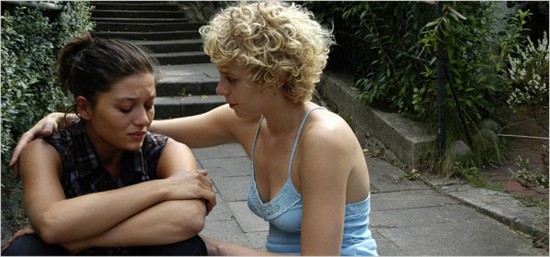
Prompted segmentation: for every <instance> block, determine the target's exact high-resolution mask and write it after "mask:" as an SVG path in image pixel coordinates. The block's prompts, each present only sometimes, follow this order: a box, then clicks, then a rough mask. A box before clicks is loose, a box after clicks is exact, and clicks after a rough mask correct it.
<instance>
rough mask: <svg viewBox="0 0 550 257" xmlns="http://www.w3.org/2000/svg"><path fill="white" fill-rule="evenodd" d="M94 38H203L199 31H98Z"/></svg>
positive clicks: (94, 33) (149, 39)
mask: <svg viewBox="0 0 550 257" xmlns="http://www.w3.org/2000/svg"><path fill="white" fill-rule="evenodd" d="M92 34H93V35H94V37H101V38H120V39H125V40H148V41H151V40H181V39H194V38H195V39H196V38H201V36H200V34H199V32H198V31H183V30H182V31H162V32H141V33H136V32H125V31H112V32H111V31H105V32H102V31H96V32H92Z"/></svg>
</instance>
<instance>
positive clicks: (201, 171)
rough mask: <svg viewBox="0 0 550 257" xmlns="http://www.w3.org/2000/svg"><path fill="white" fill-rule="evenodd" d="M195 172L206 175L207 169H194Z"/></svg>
mask: <svg viewBox="0 0 550 257" xmlns="http://www.w3.org/2000/svg"><path fill="white" fill-rule="evenodd" d="M196 171H197V173H199V174H201V175H203V176H208V171H207V170H196Z"/></svg>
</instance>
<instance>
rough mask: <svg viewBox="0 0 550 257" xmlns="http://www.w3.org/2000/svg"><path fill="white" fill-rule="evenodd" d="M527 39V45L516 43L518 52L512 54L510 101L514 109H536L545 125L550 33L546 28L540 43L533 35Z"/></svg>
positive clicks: (535, 114) (536, 113)
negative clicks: (549, 37)
mask: <svg viewBox="0 0 550 257" xmlns="http://www.w3.org/2000/svg"><path fill="white" fill-rule="evenodd" d="M527 41H528V44H527V45H526V46H525V48H521V47H519V46H516V50H517V52H516V53H514V54H509V60H510V68H509V69H508V72H509V74H510V79H511V80H512V83H511V88H510V90H509V93H508V99H507V100H506V102H507V103H508V105H509V106H510V108H511V109H512V110H513V111H518V110H520V109H527V110H530V111H532V112H533V116H534V117H535V118H536V119H537V121H539V123H540V124H543V122H541V121H540V119H541V118H544V117H541V113H544V110H548V86H549V83H548V68H549V66H548V36H547V34H546V31H545V32H544V34H543V38H542V39H540V40H538V42H537V45H535V44H534V43H533V41H531V39H530V38H527ZM546 118H547V117H546ZM542 127H545V126H542ZM545 128H546V127H545ZM546 129H548V128H546Z"/></svg>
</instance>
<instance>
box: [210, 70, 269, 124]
mask: <svg viewBox="0 0 550 257" xmlns="http://www.w3.org/2000/svg"><path fill="white" fill-rule="evenodd" d="M217 68H218V71H219V72H220V81H219V82H218V85H217V86H216V93H217V94H218V95H222V96H224V97H225V100H226V101H227V103H228V104H229V107H231V109H233V111H235V113H236V114H237V116H239V117H241V118H252V117H257V116H258V115H260V114H261V113H262V108H264V107H265V106H266V101H268V99H269V96H268V95H269V94H268V93H267V90H263V91H262V90H261V89H260V86H259V85H258V84H257V83H256V82H254V81H251V80H248V79H246V68H245V66H244V65H239V64H236V63H231V65H229V68H228V69H227V70H221V69H220V67H217Z"/></svg>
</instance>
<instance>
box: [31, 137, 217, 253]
mask: <svg viewBox="0 0 550 257" xmlns="http://www.w3.org/2000/svg"><path fill="white" fill-rule="evenodd" d="M171 142H172V143H169V144H167V148H166V149H165V150H169V149H172V148H173V147H171V146H169V145H173V143H174V141H171ZM178 145H179V144H178ZM175 150H178V149H177V147H176V149H175ZM180 150H181V149H180ZM187 150H188V149H187ZM167 152H172V150H170V151H167ZM178 153H179V154H181V152H178V151H174V155H177V154H178ZM163 155H164V154H163ZM184 156H186V155H185V154H184ZM162 159H163V157H161V160H159V167H160V166H163V167H172V169H171V170H162V172H160V173H159V175H160V174H163V175H165V176H166V178H165V179H159V180H153V181H148V182H143V183H139V184H136V185H132V186H128V187H124V188H120V189H117V190H110V191H105V192H99V193H93V194H88V195H83V196H79V197H75V198H71V199H65V196H64V193H63V189H62V186H61V184H60V182H59V174H60V171H61V160H60V157H59V155H58V154H57V152H56V151H55V149H53V147H51V146H50V145H48V144H47V143H46V142H44V141H43V140H35V141H33V142H32V143H31V144H29V145H28V147H26V148H25V150H24V151H23V154H22V158H21V175H22V178H23V187H24V202H25V207H26V209H27V213H28V216H29V220H30V221H31V224H32V226H33V228H34V229H35V231H36V232H37V233H38V234H39V235H40V236H41V238H42V239H43V240H44V241H46V242H48V243H55V244H67V243H74V242H79V241H83V240H91V239H94V238H95V240H96V242H99V239H101V238H106V237H107V236H111V237H113V236H117V237H129V238H128V241H119V242H120V243H121V245H126V244H128V243H129V242H133V243H135V244H143V243H145V242H144V241H140V240H139V239H140V234H139V233H137V232H136V231H138V230H140V229H141V230H142V233H143V232H144V231H147V232H148V233H150V231H152V230H156V231H165V233H159V234H155V237H157V238H155V240H174V239H172V238H171V235H172V233H173V231H178V232H181V231H188V232H189V233H187V234H186V233H184V234H183V235H180V236H182V237H190V235H191V234H196V233H197V230H200V229H201V228H202V226H203V225H204V214H202V215H201V212H202V213H205V212H206V208H205V207H204V203H203V201H204V200H206V201H207V202H209V203H210V206H212V205H213V204H214V203H215V198H214V193H213V192H212V189H211V186H212V185H211V184H210V181H209V180H208V178H206V177H205V176H204V175H203V174H199V173H198V172H188V171H186V172H184V171H181V172H176V169H183V168H189V169H193V168H194V167H195V163H194V162H190V163H192V165H191V166H189V167H187V166H185V165H183V166H182V165H176V164H174V165H169V164H168V163H164V162H165V161H166V160H164V161H163V160H162ZM192 160H193V161H194V158H192ZM172 161H173V160H172ZM160 163H162V164H160ZM181 163H183V162H181ZM164 169H166V168H164ZM210 208H211V207H210ZM182 209H187V211H182ZM170 210H172V211H170ZM175 210H178V211H175ZM190 210H192V211H190ZM195 214H197V215H198V217H199V218H198V219H197V216H195ZM201 217H202V218H201ZM163 222H166V224H170V225H172V226H170V228H169V230H163V229H167V228H168V226H167V225H166V224H165V223H163ZM144 224H148V225H147V226H145V225H144ZM174 224H176V225H178V226H176V227H174V226H173V225H174ZM138 226H139V227H138ZM130 227H131V228H130ZM123 235H124V236H123ZM162 235H167V236H166V237H163V236H162ZM142 238H143V237H142ZM119 239H122V238H119ZM131 240H133V241H131ZM150 240H151V238H148V240H147V241H146V242H148V241H150ZM113 242H115V241H113ZM163 242H167V241H163Z"/></svg>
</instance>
